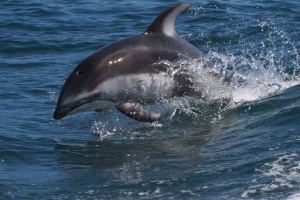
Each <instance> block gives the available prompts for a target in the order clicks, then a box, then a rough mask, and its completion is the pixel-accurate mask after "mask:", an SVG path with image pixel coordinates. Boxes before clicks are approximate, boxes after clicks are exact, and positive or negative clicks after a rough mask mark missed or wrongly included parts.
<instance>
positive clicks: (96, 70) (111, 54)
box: [53, 41, 147, 119]
mask: <svg viewBox="0 0 300 200" xmlns="http://www.w3.org/2000/svg"><path fill="white" fill-rule="evenodd" d="M128 43H131V42H130V41H129V42H128ZM125 44H127V42H125ZM123 46H126V47H127V46H128V45H123V44H122V43H115V44H112V45H109V46H106V47H104V48H102V49H100V50H99V51H97V52H96V53H94V54H92V55H90V56H89V57H87V58H86V59H85V60H83V61H82V62H81V63H80V64H79V65H78V66H77V67H76V68H75V70H74V71H73V72H72V73H71V75H70V76H69V77H68V79H67V80H66V82H65V84H64V86H63V88H62V90H61V93H60V95H59V98H58V102H57V106H56V109H55V112H54V115H53V118H54V119H61V118H63V117H65V116H67V115H70V114H74V113H77V112H83V111H90V110H99V109H103V108H107V107H108V105H107V103H108V102H114V100H115V99H114V96H113V94H112V91H111V90H113V89H114V88H113V86H111V85H110V86H109V87H108V86H107V84H106V83H107V82H106V81H108V80H110V79H112V78H114V77H118V76H120V75H122V74H126V73H136V72H137V71H139V70H140V68H138V67H136V68H134V66H136V65H137V64H136V63H141V60H145V59H147V55H146V56H145V55H144V56H145V58H144V57H143V56H136V55H139V54H140V52H141V49H139V48H138V49H130V47H127V48H123ZM102 104H104V105H102ZM110 106H111V105H110Z"/></svg>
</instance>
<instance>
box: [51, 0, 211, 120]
mask: <svg viewBox="0 0 300 200" xmlns="http://www.w3.org/2000/svg"><path fill="white" fill-rule="evenodd" d="M189 7H190V4H188V3H179V4H176V5H173V6H171V7H170V8H168V9H167V10H165V11H164V12H162V13H161V14H160V15H159V16H158V17H157V18H156V19H155V20H154V21H153V22H152V24H151V25H150V26H149V27H148V28H147V29H146V31H145V32H144V33H142V34H140V35H137V36H134V37H131V38H128V39H124V40H121V41H118V42H115V43H112V44H110V45H108V46H105V47H103V48H102V49H100V50H98V51H97V52H95V53H93V54H92V55H90V56H88V57H87V58H86V59H84V60H83V61H82V62H81V63H80V64H79V65H78V66H77V67H76V68H75V70H74V71H73V72H72V73H71V75H70V76H69V77H68V79H67V80H66V82H65V84H64V86H63V88H62V90H61V93H60V95H59V98H58V102H57V106H56V109H55V112H54V115H53V118H54V119H61V118H63V117H65V116H67V115H71V114H74V113H78V112H84V111H92V110H95V111H101V110H103V109H105V108H111V107H115V108H117V109H118V110H119V111H120V112H121V113H123V114H125V115H126V116H128V117H130V118H132V119H135V120H138V121H142V122H153V121H157V120H159V119H160V118H161V116H162V115H161V114H160V113H157V112H154V111H151V110H149V109H146V108H145V104H154V103H158V102H160V101H162V100H164V99H171V98H173V97H181V96H185V95H189V94H190V93H193V92H194V91H193V83H192V81H191V79H190V76H189V75H188V74H187V73H178V74H175V75H174V76H171V75H170V73H171V72H172V71H175V70H178V69H179V66H173V65H172V66H171V65H168V64H166V62H164V61H167V62H170V63H176V61H178V60H187V61H191V60H195V59H199V58H200V59H201V57H204V54H203V53H202V52H201V51H199V50H198V49H197V48H196V47H194V46H193V45H191V44H190V43H188V42H187V41H185V40H184V39H182V38H181V37H180V36H178V35H177V33H176V32H175V27H174V24H175V20H176V18H177V17H178V16H179V15H180V14H181V13H182V12H184V11H185V10H187V9H188V8H189ZM178 65H179V64H178ZM211 65H212V64H211V63H210V61H209V62H207V63H205V64H203V67H209V66H211Z"/></svg>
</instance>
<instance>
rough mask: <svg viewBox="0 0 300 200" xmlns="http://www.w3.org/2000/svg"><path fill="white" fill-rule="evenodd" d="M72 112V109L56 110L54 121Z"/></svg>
mask: <svg viewBox="0 0 300 200" xmlns="http://www.w3.org/2000/svg"><path fill="white" fill-rule="evenodd" d="M71 111H72V109H71V108H56V109H55V111H54V114H53V118H54V119H61V118H63V117H65V116H67V115H68V114H69V113H70V112H71Z"/></svg>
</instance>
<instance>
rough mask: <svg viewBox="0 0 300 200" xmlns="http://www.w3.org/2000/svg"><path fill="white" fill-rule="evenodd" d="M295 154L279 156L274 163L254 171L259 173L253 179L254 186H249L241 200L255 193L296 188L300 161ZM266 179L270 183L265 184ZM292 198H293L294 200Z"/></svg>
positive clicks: (299, 178) (299, 177)
mask: <svg viewBox="0 0 300 200" xmlns="http://www.w3.org/2000/svg"><path fill="white" fill-rule="evenodd" d="M298 157H299V156H298V154H297V153H290V154H285V155H281V156H279V157H278V158H277V160H275V161H274V162H270V163H265V164H264V165H262V166H261V167H260V168H257V169H255V171H257V172H260V174H259V175H257V177H256V178H255V181H253V183H255V184H256V185H253V186H250V187H249V188H248V190H246V191H245V192H243V193H242V194H241V197H243V198H249V197H250V196H251V195H253V194H256V193H264V192H272V191H275V190H278V189H286V188H290V189H294V188H298V184H299V183H300V182H299V180H300V160H299V159H298ZM265 179H268V180H271V181H267V182H265V181H264V180H265ZM296 196H297V195H296V194H295V196H292V197H293V198H294V197H295V198H296Z"/></svg>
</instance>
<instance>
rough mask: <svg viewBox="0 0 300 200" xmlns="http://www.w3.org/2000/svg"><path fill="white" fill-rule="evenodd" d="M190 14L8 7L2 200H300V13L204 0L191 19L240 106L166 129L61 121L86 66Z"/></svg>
mask: <svg viewBox="0 0 300 200" xmlns="http://www.w3.org/2000/svg"><path fill="white" fill-rule="evenodd" d="M176 3H179V1H162V0H153V1H137V0H120V1H96V0H89V1H82V0H79V1H56V0H53V1H39V0H28V1H19V0H3V1H1V2H0V7H1V11H0V27H1V31H0V77H1V78H0V83H1V87H0V121H1V124H0V144H1V145H0V199H5V200H7V199H83V200H87V199H212V200H214V199H290V200H291V199H298V198H300V149H299V147H300V85H299V84H300V79H299V75H300V65H299V62H300V28H299V27H300V2H299V1H298V0H287V1H276V0H266V1H261V0H247V1H237V0H220V1H206V0H203V1H202V0H200V1H195V0H193V1H190V2H189V3H190V4H191V8H190V9H189V10H188V11H186V12H184V13H183V14H182V15H181V16H180V17H179V18H178V19H177V21H176V31H177V33H178V34H179V35H180V36H181V37H183V38H184V39H186V40H187V41H189V42H190V43H192V44H193V45H194V46H196V47H197V48H199V50H201V51H203V52H204V53H205V54H207V56H208V57H209V58H210V59H211V60H212V61H213V62H214V63H215V66H216V67H217V69H218V70H219V72H220V73H226V74H228V76H230V78H231V79H232V83H231V84H230V86H229V87H228V88H227V89H228V90H227V89H224V90H222V91H223V92H224V93H226V94H230V96H229V98H228V97H227V98H226V99H224V98H223V96H222V95H223V93H222V91H221V90H219V91H218V92H217V93H216V94H215V100H214V101H210V102H204V101H201V100H199V99H195V98H193V97H186V98H181V99H175V100H174V101H169V102H164V103H161V104H157V105H152V109H154V110H155V109H156V110H159V111H161V112H163V113H164V114H163V118H162V119H161V120H159V121H158V122H157V123H152V124H150V123H142V122H137V121H135V120H132V119H130V118H128V117H127V116H125V115H122V114H120V113H119V112H118V111H117V110H116V109H114V108H113V109H110V110H107V111H104V112H102V113H96V112H87V113H79V114H76V115H73V116H70V117H66V118H64V119H62V120H54V119H53V118H52V116H53V112H54V109H55V106H56V103H57V99H58V95H59V93H60V90H61V88H62V85H63V84H64V81H65V80H66V78H67V77H68V75H69V74H70V73H71V72H72V70H73V69H74V68H75V67H76V66H77V65H78V64H79V63H80V62H81V61H82V60H83V59H84V58H85V57H87V56H88V55H90V54H91V53H93V52H95V51H96V50H98V49H100V48H102V47H104V46H105V45H108V44H110V43H113V42H115V41H118V40H121V39H124V38H128V37H131V36H135V35H137V34H140V33H143V31H145V30H146V28H147V27H148V26H149V25H150V24H151V22H152V21H153V20H154V19H155V18H156V16H158V14H159V13H161V12H162V11H163V10H165V9H166V8H168V7H169V6H171V5H173V4H176ZM190 67H191V68H193V67H194V68H197V66H190ZM191 73H193V70H191ZM198 76H199V79H200V78H201V73H199V74H198ZM212 84H215V83H212ZM214 86H215V87H216V85H214Z"/></svg>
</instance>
